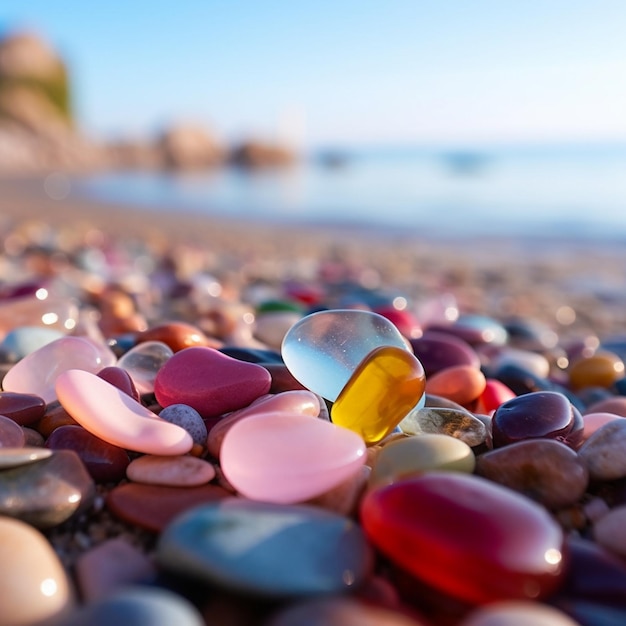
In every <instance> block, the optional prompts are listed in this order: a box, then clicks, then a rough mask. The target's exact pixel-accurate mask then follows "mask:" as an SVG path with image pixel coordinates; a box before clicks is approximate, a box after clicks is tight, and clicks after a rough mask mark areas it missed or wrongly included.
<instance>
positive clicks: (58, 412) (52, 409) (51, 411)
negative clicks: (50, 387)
mask: <svg viewBox="0 0 626 626" xmlns="http://www.w3.org/2000/svg"><path fill="white" fill-rule="evenodd" d="M61 426H78V422H77V421H76V420H75V419H74V418H73V417H72V416H71V415H70V414H69V413H68V412H67V411H66V410H65V408H64V407H62V406H61V404H60V403H59V402H58V400H55V401H54V402H51V403H50V404H48V405H47V406H46V413H45V415H44V416H43V417H42V418H41V419H40V420H39V422H37V424H36V425H35V428H36V429H37V432H38V433H40V434H41V436H42V437H44V439H47V438H48V437H49V436H50V435H51V434H52V433H53V432H54V431H55V430H56V429H57V428H60V427H61Z"/></svg>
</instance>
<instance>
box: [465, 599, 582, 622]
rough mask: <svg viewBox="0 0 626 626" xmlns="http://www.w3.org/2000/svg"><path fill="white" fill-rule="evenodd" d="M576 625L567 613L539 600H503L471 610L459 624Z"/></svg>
mask: <svg viewBox="0 0 626 626" xmlns="http://www.w3.org/2000/svg"><path fill="white" fill-rule="evenodd" d="M521 624H532V625H533V626H577V624H578V622H575V621H574V620H572V619H571V618H570V617H569V616H568V615H566V614H565V613H563V612H562V611H560V610H559V609H556V608H554V607H551V606H548V605H547V604H542V603H540V602H530V601H525V600H503V601H501V602H494V603H492V604H489V605H487V606H482V607H480V608H478V609H475V610H474V611H472V612H471V613H470V614H469V615H468V616H467V617H466V618H465V619H464V620H463V621H462V622H461V624H460V626H520V625H521Z"/></svg>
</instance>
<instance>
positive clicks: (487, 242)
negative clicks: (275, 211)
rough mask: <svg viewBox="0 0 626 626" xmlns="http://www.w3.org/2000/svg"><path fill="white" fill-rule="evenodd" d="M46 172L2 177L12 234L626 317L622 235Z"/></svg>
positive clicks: (488, 303)
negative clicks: (51, 182)
mask: <svg viewBox="0 0 626 626" xmlns="http://www.w3.org/2000/svg"><path fill="white" fill-rule="evenodd" d="M43 180H44V179H43V178H42V177H23V178H6V177H5V178H2V177H0V216H1V221H0V226H1V227H2V230H3V233H4V235H5V236H6V233H7V232H11V231H14V230H15V229H20V228H22V229H24V228H27V227H29V225H30V226H32V224H39V225H40V226H41V225H44V226H45V227H46V228H52V229H53V230H57V231H64V232H66V233H69V234H70V235H71V237H73V238H76V237H81V236H84V235H85V234H86V233H89V232H93V231H94V229H95V230H96V231H99V232H100V233H101V234H104V236H106V237H109V238H111V239H112V240H115V241H116V243H117V244H119V245H126V246H132V242H133V241H134V242H137V241H141V242H142V244H144V245H146V246H147V247H148V248H149V249H150V250H152V252H153V253H154V254H155V255H166V254H170V255H174V256H176V257H179V258H183V257H184V258H188V257H194V255H195V257H198V258H194V260H193V263H195V265H196V266H197V267H200V266H202V268H203V269H205V270H208V271H211V272H213V273H215V274H216V275H224V274H228V275H229V276H230V277H231V278H232V276H236V280H237V283H238V287H242V286H243V285H245V283H246V282H248V283H249V282H250V281H252V280H262V281H266V282H272V281H274V280H276V281H278V280H280V281H284V280H286V279H291V280H296V281H297V280H306V281H310V280H311V279H312V278H314V277H315V275H316V273H317V272H318V271H319V268H320V266H321V265H322V264H324V263H334V264H339V265H341V266H342V267H343V268H344V271H348V272H352V274H353V275H366V274H368V273H369V276H370V278H369V279H368V280H369V281H370V284H372V286H375V287H376V288H381V289H386V290H397V291H398V292H400V293H403V294H406V295H407V296H408V297H409V298H410V299H413V300H415V299H420V298H421V299H424V298H428V297H436V296H437V294H441V293H444V292H445V291H453V292H454V293H455V296H456V297H457V299H458V301H459V305H460V306H461V307H463V308H464V309H466V311H467V312H470V313H479V314H486V315H498V314H502V315H510V316H515V315H520V316H529V317H536V318H537V319H539V320H540V321H542V322H545V323H548V324H550V325H551V326H554V325H555V315H556V313H557V312H558V309H559V307H562V306H567V307H571V308H573V309H574V310H576V311H577V312H578V313H579V315H578V317H577V322H576V324H575V327H576V326H580V325H583V327H588V328H589V332H595V333H605V334H611V333H612V334H615V333H617V332H618V331H620V330H621V329H622V328H624V327H625V325H626V313H622V311H626V302H625V300H626V296H625V295H624V278H623V267H625V266H626V246H624V245H623V242H621V241H620V240H619V239H617V238H616V239H614V240H607V239H593V238H587V239H572V238H560V237H554V236H552V237H548V236H537V237H530V238H529V237H525V236H520V237H511V236H509V237H499V236H482V237H480V238H477V237H469V238H463V237H457V236H447V237H446V236H445V235H442V234H441V233H440V234H438V235H433V234H431V233H417V232H413V231H411V230H408V229H407V230H406V231H402V232H400V231H398V230H397V229H393V228H391V229H376V228H371V227H364V226H360V227H354V226H353V225H347V224H344V225H338V224H301V223H293V222H287V221H283V220H280V221H279V220H271V221H262V220H260V219H248V218H246V219H232V218H228V217H226V216H223V215H209V214H201V213H198V212H193V211H189V210H181V209H180V207H171V208H170V209H152V210H151V209H149V208H144V207H138V206H136V205H132V204H130V203H129V204H117V203H112V202H105V201H102V200H96V199H93V198H84V197H79V196H74V195H70V196H69V197H67V198H64V199H60V200H55V199H53V198H51V197H50V196H49V195H48V194H47V193H46V191H45V190H44V185H43ZM199 257H201V258H199ZM193 263H192V264H193ZM372 276H374V278H373V279H372V278H371V277H372ZM566 330H568V329H566V328H559V332H561V331H566ZM572 330H573V328H572ZM578 330H580V328H579V329H578Z"/></svg>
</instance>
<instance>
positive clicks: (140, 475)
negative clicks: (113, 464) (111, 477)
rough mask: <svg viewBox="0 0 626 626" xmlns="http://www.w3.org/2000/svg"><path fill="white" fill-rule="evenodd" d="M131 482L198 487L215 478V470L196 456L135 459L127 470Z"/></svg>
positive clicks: (152, 456) (150, 455)
mask: <svg viewBox="0 0 626 626" xmlns="http://www.w3.org/2000/svg"><path fill="white" fill-rule="evenodd" d="M126 476H127V477H128V479H129V480H132V481H134V482H137V483H144V484H146V485H166V486H170V487H196V486H197V485H206V483H208V482H211V481H212V480H213V479H214V478H215V468H214V467H213V466H212V465H211V464H210V463H209V462H207V461H204V460H202V459H199V458H197V457H195V456H189V455H184V456H155V455H152V454H147V455H145V456H140V457H138V458H136V459H133V460H132V461H131V462H130V464H129V466H128V467H127V468H126Z"/></svg>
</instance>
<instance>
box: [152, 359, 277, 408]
mask: <svg viewBox="0 0 626 626" xmlns="http://www.w3.org/2000/svg"><path fill="white" fill-rule="evenodd" d="M271 384H272V377H271V375H270V373H269V372H268V371H267V369H265V368H264V367H263V366H261V365H257V364H256V363H248V362H246V361H239V360H238V359H233V358H232V357H229V356H227V355H226V354H223V353H222V352H219V351H218V350H215V349H214V348H206V347H196V348H186V349H185V350H181V351H180V352H177V353H176V354H174V355H173V356H172V357H170V359H169V360H168V361H166V363H165V364H164V365H163V366H162V367H161V369H160V370H159V372H158V373H157V376H156V379H155V381H154V394H155V396H156V399H157V401H158V403H159V404H160V405H161V406H162V407H166V406H169V405H170V404H187V405H189V406H191V407H193V408H194V409H196V411H198V413H200V415H201V416H202V417H204V418H208V417H217V416H218V415H222V414H224V413H228V412H230V411H235V410H236V409H242V408H244V407H246V406H248V405H249V404H250V403H251V402H252V401H254V400H256V399H257V398H258V397H259V396H262V395H264V394H266V393H267V392H268V391H269V389H270V386H271Z"/></svg>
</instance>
